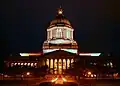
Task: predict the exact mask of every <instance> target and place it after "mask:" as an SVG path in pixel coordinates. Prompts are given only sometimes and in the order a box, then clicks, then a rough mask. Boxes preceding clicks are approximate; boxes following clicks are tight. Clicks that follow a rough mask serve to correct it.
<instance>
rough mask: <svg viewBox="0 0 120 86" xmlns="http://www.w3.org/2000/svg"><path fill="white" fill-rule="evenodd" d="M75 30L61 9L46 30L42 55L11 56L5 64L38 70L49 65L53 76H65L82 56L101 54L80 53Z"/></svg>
mask: <svg viewBox="0 0 120 86" xmlns="http://www.w3.org/2000/svg"><path fill="white" fill-rule="evenodd" d="M74 30H75V29H74V28H73V27H72V25H71V23H70V21H69V20H68V19H67V18H66V17H65V16H64V14H63V10H62V8H59V9H58V10H57V14H56V17H55V18H54V19H53V20H52V21H51V22H50V25H49V26H48V28H47V29H46V32H47V38H46V40H45V41H44V43H43V46H42V49H43V51H41V53H20V56H10V57H8V58H7V59H6V60H5V61H4V62H5V64H6V66H7V67H13V66H16V65H19V66H21V67H22V66H24V65H25V66H31V67H35V68H38V67H41V66H43V65H47V66H48V68H49V69H48V70H49V72H50V73H51V74H64V73H65V70H66V69H69V68H70V67H71V66H72V63H74V62H76V61H77V60H78V59H79V58H80V56H99V55H100V53H95V54H91V53H79V51H78V43H77V42H76V41H75V40H74V34H73V32H74Z"/></svg>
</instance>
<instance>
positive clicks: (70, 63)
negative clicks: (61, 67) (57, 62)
mask: <svg viewBox="0 0 120 86" xmlns="http://www.w3.org/2000/svg"><path fill="white" fill-rule="evenodd" d="M70 68H71V59H70Z"/></svg>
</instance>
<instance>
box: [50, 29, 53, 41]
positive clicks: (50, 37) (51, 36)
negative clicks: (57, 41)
mask: <svg viewBox="0 0 120 86" xmlns="http://www.w3.org/2000/svg"><path fill="white" fill-rule="evenodd" d="M50 33H51V37H50V38H51V39H52V37H53V36H52V30H51V31H50Z"/></svg>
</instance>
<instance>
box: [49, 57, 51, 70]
mask: <svg viewBox="0 0 120 86" xmlns="http://www.w3.org/2000/svg"><path fill="white" fill-rule="evenodd" d="M50 63H51V59H49V72H50Z"/></svg>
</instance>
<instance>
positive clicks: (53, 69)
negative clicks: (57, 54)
mask: <svg viewBox="0 0 120 86" xmlns="http://www.w3.org/2000/svg"><path fill="white" fill-rule="evenodd" d="M54 61H55V60H54V59H53V74H54Z"/></svg>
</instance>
